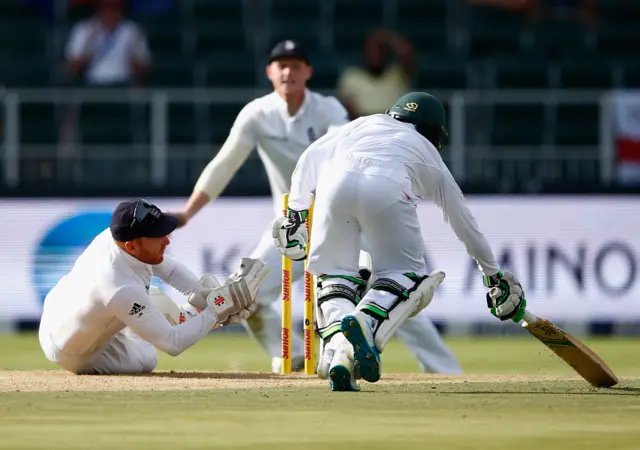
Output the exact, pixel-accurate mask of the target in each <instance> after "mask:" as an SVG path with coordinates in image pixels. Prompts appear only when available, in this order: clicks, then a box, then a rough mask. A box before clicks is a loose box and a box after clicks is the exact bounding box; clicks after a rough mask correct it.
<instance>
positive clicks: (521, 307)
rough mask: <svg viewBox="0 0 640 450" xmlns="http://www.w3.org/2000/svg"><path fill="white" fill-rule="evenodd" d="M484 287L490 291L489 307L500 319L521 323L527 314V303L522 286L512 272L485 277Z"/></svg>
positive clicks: (488, 296)
mask: <svg viewBox="0 0 640 450" xmlns="http://www.w3.org/2000/svg"><path fill="white" fill-rule="evenodd" d="M482 281H483V283H484V285H485V286H486V287H488V288H490V289H489V293H488V294H487V307H488V308H489V310H490V311H491V314H493V315H494V316H495V317H497V318H498V319H500V320H502V321H505V320H513V321H514V322H520V321H521V320H522V318H523V317H524V314H525V309H526V307H527V301H526V300H525V298H524V290H523V289H522V285H521V284H520V282H519V281H518V280H517V279H516V277H515V275H513V274H512V273H510V272H507V271H502V272H498V273H497V274H495V275H491V276H489V277H488V276H486V275H485V276H483V279H482Z"/></svg>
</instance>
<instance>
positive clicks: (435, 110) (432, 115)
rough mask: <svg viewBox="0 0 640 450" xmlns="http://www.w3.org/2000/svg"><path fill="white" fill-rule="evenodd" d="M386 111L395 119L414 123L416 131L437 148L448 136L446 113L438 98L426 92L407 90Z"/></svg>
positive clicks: (440, 146)
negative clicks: (407, 91)
mask: <svg viewBox="0 0 640 450" xmlns="http://www.w3.org/2000/svg"><path fill="white" fill-rule="evenodd" d="M386 113H387V114H388V115H389V116H391V117H393V118H394V119H396V120H399V121H401V122H407V123H411V124H413V125H415V127H416V130H417V131H418V133H420V134H422V135H423V136H424V137H426V138H427V139H428V140H429V141H431V143H432V144H433V145H434V146H435V147H436V148H437V149H438V150H439V149H441V148H442V141H443V140H444V137H445V136H448V134H447V129H446V114H445V112H444V107H443V106H442V103H440V100H438V99H437V98H436V97H434V96H433V95H431V94H427V93H426V92H409V93H407V94H404V95H403V96H402V97H400V98H399V99H398V100H396V101H395V103H394V104H393V106H392V107H391V108H390V109H388V110H387V111H386Z"/></svg>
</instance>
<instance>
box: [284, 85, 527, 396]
mask: <svg viewBox="0 0 640 450" xmlns="http://www.w3.org/2000/svg"><path fill="white" fill-rule="evenodd" d="M445 136H446V130H445V112H444V108H443V106H442V104H441V103H440V101H439V100H438V99H437V98H435V97H433V96H431V95H429V94H427V93H423V92H413V93H408V94H405V95H404V96H402V97H400V98H399V99H398V100H397V101H396V103H395V104H394V105H393V107H392V108H391V109H390V110H389V111H387V113H386V114H374V115H371V116H366V117H362V118H359V119H357V120H355V121H353V122H351V123H349V124H347V125H345V126H343V127H342V128H341V129H340V130H338V131H337V132H336V133H333V134H331V135H326V136H324V137H322V138H320V139H318V140H317V141H316V142H314V143H313V144H312V145H311V146H309V148H308V149H307V150H306V151H305V152H304V154H303V155H302V157H301V158H300V160H299V161H298V164H297V166H296V169H295V171H294V173H293V177H292V181H291V192H290V194H289V209H288V211H287V214H286V215H285V216H284V217H280V218H279V219H277V220H276V221H275V222H274V225H273V237H274V240H275V244H276V247H277V248H278V251H279V252H280V253H282V254H283V255H286V256H288V257H290V258H291V259H294V260H303V259H305V258H306V257H308V258H309V265H308V270H309V271H310V272H311V273H312V274H313V275H315V276H316V277H317V278H318V280H320V282H319V292H318V295H317V306H316V308H317V310H316V314H317V317H318V325H319V326H320V327H321V328H320V335H321V337H322V345H321V349H322V350H321V357H320V362H319V366H318V374H319V375H320V376H321V377H323V378H329V379H330V386H331V388H332V389H333V390H335V391H357V390H359V389H360V386H359V383H358V382H357V380H358V379H359V378H362V379H364V380H366V381H369V382H376V381H378V380H379V379H380V376H381V368H380V353H382V351H383V350H384V348H385V345H386V344H387V342H388V341H389V339H390V338H391V337H392V336H393V334H394V332H395V331H396V330H397V329H398V327H400V326H402V324H403V323H404V322H405V321H406V320H407V319H409V318H410V317H413V316H415V315H416V314H418V313H419V312H420V311H422V310H423V309H424V308H426V307H427V306H428V305H429V303H430V302H431V301H432V299H433V296H434V293H435V291H436V289H437V287H438V286H439V285H440V284H441V283H442V282H443V281H444V278H445V274H444V272H442V271H439V270H435V271H433V272H431V273H429V274H427V269H426V267H425V262H424V259H423V254H424V241H423V237H422V234H421V230H420V226H419V223H418V218H417V214H416V205H417V201H418V199H419V198H426V199H429V200H431V201H433V202H434V203H435V204H436V205H437V206H438V207H439V208H440V209H441V210H442V213H443V216H444V220H445V221H446V222H447V223H449V225H450V226H451V228H452V229H453V231H454V233H455V234H456V236H457V237H458V238H459V239H460V241H462V243H463V244H464V245H465V247H466V250H467V252H468V253H469V255H470V256H471V257H473V258H474V259H475V260H476V262H477V264H478V266H479V268H480V270H481V271H482V274H483V275H484V276H483V282H484V284H485V286H487V287H489V288H491V287H494V286H497V287H500V290H495V291H491V292H501V294H499V296H496V297H491V296H490V295H489V294H488V296H487V303H488V307H489V308H490V311H491V312H492V314H493V315H495V316H496V317H498V318H499V319H501V320H508V319H513V320H516V321H518V320H520V319H522V317H523V315H524V312H525V309H524V308H525V306H526V302H525V299H524V293H523V290H522V286H521V285H520V283H519V282H518V280H516V278H515V277H514V276H513V275H512V274H510V273H508V272H502V271H500V268H499V267H498V264H497V263H496V260H495V258H494V255H493V253H492V251H491V248H490V246H489V244H488V242H487V240H486V239H485V237H484V235H483V234H482V233H481V232H480V231H479V229H478V225H477V223H476V221H475V219H474V217H473V215H472V214H471V211H470V210H469V209H468V207H467V206H466V204H465V200H464V197H463V194H462V191H461V190H460V188H459V187H458V185H457V183H456V182H455V180H454V178H453V176H452V175H451V173H450V172H449V170H448V168H447V166H446V165H445V164H444V162H443V160H442V157H441V156H440V153H439V150H440V149H441V147H442V141H443V139H444V137H445ZM314 192H315V206H314V218H313V225H312V230H311V235H312V236H313V241H312V242H311V249H310V252H309V254H308V255H307V254H306V253H307V251H306V243H307V240H308V234H307V230H306V227H305V226H304V225H303V224H304V221H305V219H306V217H307V215H308V210H309V207H310V205H311V202H312V196H313V193H314ZM363 238H364V239H365V240H366V242H368V245H369V253H370V254H371V258H372V260H373V275H372V277H373V278H372V281H373V284H372V285H371V286H370V288H369V289H368V290H367V291H366V293H364V296H363V295H362V293H363V292H364V291H363V290H362V280H360V279H359V278H358V272H359V264H358V260H359V252H360V242H361V239H363ZM496 295H498V294H496Z"/></svg>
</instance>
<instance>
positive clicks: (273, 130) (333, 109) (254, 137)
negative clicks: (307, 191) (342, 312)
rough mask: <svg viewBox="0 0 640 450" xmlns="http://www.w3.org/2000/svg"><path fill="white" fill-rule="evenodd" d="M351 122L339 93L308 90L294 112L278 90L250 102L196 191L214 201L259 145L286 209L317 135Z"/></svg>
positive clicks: (276, 201)
mask: <svg viewBox="0 0 640 450" xmlns="http://www.w3.org/2000/svg"><path fill="white" fill-rule="evenodd" d="M348 121H349V117H348V113H347V111H346V110H345V109H344V107H343V106H342V104H341V103H340V102H339V101H338V100H337V99H336V98H335V97H325V96H323V95H320V94H318V93H316V92H312V91H309V90H306V91H305V96H304V101H303V103H302V106H301V107H300V109H299V110H298V112H297V113H296V114H295V116H290V115H289V112H288V110H287V103H286V102H285V100H284V99H282V98H281V97H280V96H279V95H278V94H277V93H275V92H273V93H271V94H268V95H265V96H264V97H260V98H258V99H255V100H253V101H251V102H249V103H248V104H247V105H246V106H245V107H244V108H243V109H242V111H240V113H239V114H238V117H237V118H236V120H235V122H234V124H233V127H232V128H231V131H230V132H229V137H228V138H227V140H226V141H225V143H224V145H223V146H222V148H221V149H220V152H219V153H218V154H217V155H216V157H215V158H214V159H213V160H212V161H211V162H210V163H209V164H208V165H207V167H206V168H205V169H204V171H203V172H202V175H200V178H199V180H198V182H197V183H196V186H195V190H196V191H199V192H203V193H205V194H206V195H207V196H208V197H209V199H210V200H213V199H215V198H216V197H218V196H219V195H220V193H221V192H222V191H223V190H224V188H225V187H226V186H227V184H229V181H231V178H232V177H233V175H234V174H235V173H236V172H237V171H238V169H239V168H240V166H241V165H242V163H243V162H244V161H246V159H247V157H248V156H249V154H250V153H251V151H252V150H253V149H254V148H256V147H257V149H258V154H259V155H260V158H261V159H262V162H263V164H264V166H265V169H266V172H267V177H268V179H269V184H270V187H271V193H272V195H273V196H274V208H275V211H276V212H278V213H280V212H281V210H282V206H281V199H282V195H283V194H285V193H287V192H289V188H290V186H291V175H292V173H293V170H294V168H295V166H296V163H297V162H298V158H300V155H302V153H303V152H304V151H305V149H306V148H307V147H308V146H309V144H311V143H313V142H314V141H315V140H316V139H318V138H320V137H321V136H324V135H325V134H326V133H328V132H329V131H331V130H332V129H334V128H337V127H340V126H341V125H344V124H345V123H347V122H348Z"/></svg>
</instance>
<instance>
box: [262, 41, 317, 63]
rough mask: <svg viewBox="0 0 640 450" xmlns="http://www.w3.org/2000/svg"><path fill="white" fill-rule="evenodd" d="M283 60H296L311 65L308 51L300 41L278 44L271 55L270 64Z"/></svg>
mask: <svg viewBox="0 0 640 450" xmlns="http://www.w3.org/2000/svg"><path fill="white" fill-rule="evenodd" d="M282 58H295V59H300V60H302V61H304V62H305V63H307V64H309V55H308V54H307V49H306V48H305V47H304V45H302V44H301V43H300V42H298V41H293V40H286V41H282V42H278V43H277V44H276V45H275V47H273V49H272V50H271V53H270V54H269V64H271V63H272V62H273V61H276V60H278V59H282Z"/></svg>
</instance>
